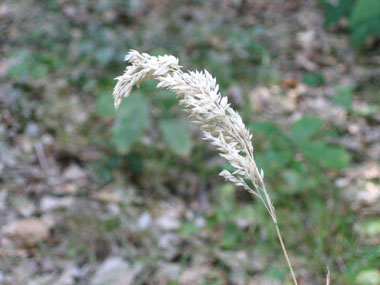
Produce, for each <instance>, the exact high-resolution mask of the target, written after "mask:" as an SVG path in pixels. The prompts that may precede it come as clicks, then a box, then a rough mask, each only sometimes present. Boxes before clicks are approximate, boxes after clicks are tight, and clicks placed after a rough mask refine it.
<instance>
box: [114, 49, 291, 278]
mask: <svg viewBox="0 0 380 285" xmlns="http://www.w3.org/2000/svg"><path fill="white" fill-rule="evenodd" d="M125 60H126V61H129V62H130V63H131V65H129V66H127V68H126V70H125V72H124V74H123V75H121V76H119V77H117V78H116V79H117V84H116V86H115V89H114V92H113V97H114V101H115V108H118V107H119V105H120V103H121V100H122V98H123V97H128V95H129V93H130V92H131V90H132V88H133V86H135V85H137V86H139V84H140V83H141V82H142V81H143V80H144V79H148V78H151V77H153V78H154V79H156V80H157V81H158V82H159V83H158V85H157V87H158V88H167V89H169V90H171V91H173V92H174V93H176V94H177V97H179V98H181V100H180V103H181V104H182V105H183V106H184V107H185V111H187V112H188V113H189V117H190V118H191V119H192V120H193V121H194V122H195V123H197V124H199V125H200V127H201V129H202V132H203V136H204V139H205V140H208V141H210V142H211V144H212V145H215V146H216V148H217V150H218V151H219V154H220V156H221V157H223V158H225V159H226V160H227V161H228V162H229V163H230V164H231V166H232V167H233V168H234V170H233V171H232V172H229V171H228V170H223V171H222V172H220V174H219V175H221V176H222V177H224V178H225V179H226V180H228V181H230V182H232V183H234V184H235V185H237V186H242V187H243V188H244V189H246V190H247V191H248V192H250V193H251V194H253V195H254V196H256V197H257V198H258V199H259V200H260V201H261V202H262V203H263V204H264V206H265V208H266V209H267V211H268V213H269V215H270V216H271V218H272V220H273V222H274V225H275V228H276V231H277V235H278V238H279V241H280V244H281V247H282V250H283V252H284V255H285V258H286V261H287V264H288V266H289V269H290V272H291V276H292V278H293V281H294V283H295V284H297V280H296V277H295V274H294V271H293V268H292V265H291V262H290V260H289V257H288V254H287V251H286V248H285V245H284V243H283V240H282V237H281V233H280V230H279V227H278V224H277V217H276V212H275V209H274V207H273V204H272V202H271V199H270V197H269V195H268V192H267V190H266V188H265V183H264V171H263V170H262V169H261V170H260V171H259V169H258V167H257V165H256V162H255V159H254V155H253V145H252V134H251V133H250V131H249V130H248V129H247V127H246V126H245V125H244V123H243V120H242V119H241V117H240V115H239V114H238V113H237V112H236V111H235V110H233V109H232V108H231V107H230V104H229V103H228V99H227V97H225V96H222V95H221V94H220V92H219V86H218V84H217V83H216V80H215V78H214V77H212V75H211V74H210V73H209V72H207V71H206V70H205V71H200V72H199V71H195V72H192V71H189V72H183V71H182V70H181V66H180V65H179V62H178V59H177V58H176V57H174V56H171V55H165V56H158V57H156V56H151V55H149V54H146V53H143V54H140V53H139V52H137V51H135V50H131V51H130V52H129V53H128V54H127V56H126V57H125ZM246 181H250V183H247V182H246Z"/></svg>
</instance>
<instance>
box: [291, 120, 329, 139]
mask: <svg viewBox="0 0 380 285" xmlns="http://www.w3.org/2000/svg"><path fill="white" fill-rule="evenodd" d="M322 125H323V121H322V120H321V119H319V118H317V117H312V116H306V117H303V118H302V119H300V120H298V121H296V122H295V123H294V124H293V125H292V129H291V133H292V136H293V139H294V140H295V141H296V143H298V142H300V141H304V140H308V139H310V138H311V137H312V136H313V135H315V134H317V133H318V132H320V131H321V129H322Z"/></svg>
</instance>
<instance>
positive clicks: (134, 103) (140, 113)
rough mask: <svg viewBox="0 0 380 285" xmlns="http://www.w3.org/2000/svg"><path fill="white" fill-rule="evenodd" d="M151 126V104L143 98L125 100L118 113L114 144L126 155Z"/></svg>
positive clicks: (114, 128)
mask: <svg viewBox="0 0 380 285" xmlns="http://www.w3.org/2000/svg"><path fill="white" fill-rule="evenodd" d="M149 126H150V119H149V102H148V101H147V100H146V99H145V98H144V97H143V96H136V95H134V96H131V97H129V98H127V99H125V100H124V102H123V103H122V105H121V106H120V110H119V111H118V112H117V119H116V120H115V124H114V126H113V127H112V142H113V143H114V145H115V146H116V148H117V149H118V151H120V152H121V153H126V152H127V151H128V150H129V149H130V147H131V146H132V145H133V144H134V143H136V142H138V141H139V140H140V137H141V136H142V134H143V133H144V131H145V130H146V129H147V128H148V127H149Z"/></svg>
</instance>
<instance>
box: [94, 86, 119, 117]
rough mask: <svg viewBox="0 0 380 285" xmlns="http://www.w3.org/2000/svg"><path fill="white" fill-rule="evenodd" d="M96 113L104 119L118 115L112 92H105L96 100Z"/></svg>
mask: <svg viewBox="0 0 380 285" xmlns="http://www.w3.org/2000/svg"><path fill="white" fill-rule="evenodd" d="M96 113H98V114H99V115H100V116H102V117H109V116H113V115H115V114H116V110H115V107H114V103H113V98H112V93H111V92H108V91H104V92H102V93H101V94H100V95H99V97H98V99H97V100H96Z"/></svg>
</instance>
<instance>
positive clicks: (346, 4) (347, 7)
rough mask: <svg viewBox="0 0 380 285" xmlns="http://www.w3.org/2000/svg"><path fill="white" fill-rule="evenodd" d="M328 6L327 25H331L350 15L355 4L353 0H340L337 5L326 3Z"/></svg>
mask: <svg viewBox="0 0 380 285" xmlns="http://www.w3.org/2000/svg"><path fill="white" fill-rule="evenodd" d="M326 4H327V6H328V8H327V10H326V13H325V26H326V27H329V26H331V25H333V24H335V23H337V22H338V21H339V20H340V19H341V18H343V17H349V15H350V13H351V10H352V7H353V5H354V1H353V0H340V1H339V3H338V4H337V5H332V4H330V3H326Z"/></svg>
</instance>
